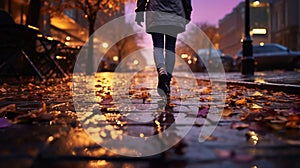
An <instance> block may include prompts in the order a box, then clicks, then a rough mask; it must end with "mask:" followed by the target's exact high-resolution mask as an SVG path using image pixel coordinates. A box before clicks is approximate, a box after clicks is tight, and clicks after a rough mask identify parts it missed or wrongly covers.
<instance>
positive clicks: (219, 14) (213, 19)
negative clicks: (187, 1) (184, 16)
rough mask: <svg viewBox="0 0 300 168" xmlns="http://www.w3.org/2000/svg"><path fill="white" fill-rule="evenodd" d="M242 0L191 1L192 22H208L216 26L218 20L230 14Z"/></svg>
mask: <svg viewBox="0 0 300 168" xmlns="http://www.w3.org/2000/svg"><path fill="white" fill-rule="evenodd" d="M242 1H244V0H192V6H193V12H192V20H193V22H195V23H196V22H208V23H210V24H214V25H218V22H219V20H220V19H222V18H223V17H224V16H225V15H226V14H228V13H230V12H231V11H232V9H233V8H234V7H236V6H237V5H238V4H239V3H240V2H242Z"/></svg>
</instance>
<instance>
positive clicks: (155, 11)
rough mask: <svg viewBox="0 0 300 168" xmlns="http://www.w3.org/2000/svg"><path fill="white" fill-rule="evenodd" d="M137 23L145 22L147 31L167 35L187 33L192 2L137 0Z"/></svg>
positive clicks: (182, 0) (184, 0) (183, 0)
mask: <svg viewBox="0 0 300 168" xmlns="http://www.w3.org/2000/svg"><path fill="white" fill-rule="evenodd" d="M135 11H136V12H137V17H136V21H137V22H143V21H144V12H145V11H147V13H146V31H147V32H148V33H151V32H159V33H165V34H171V35H172V34H178V33H181V32H183V31H185V26H186V24H187V23H188V22H189V21H190V20H191V11H192V6H191V0H148V1H147V0H137V9H136V10H135Z"/></svg>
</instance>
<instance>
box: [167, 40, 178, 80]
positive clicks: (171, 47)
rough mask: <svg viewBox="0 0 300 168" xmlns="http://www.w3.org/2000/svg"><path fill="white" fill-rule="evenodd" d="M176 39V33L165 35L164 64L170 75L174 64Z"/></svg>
mask: <svg viewBox="0 0 300 168" xmlns="http://www.w3.org/2000/svg"><path fill="white" fill-rule="evenodd" d="M176 40H177V35H176V36H169V35H166V41H165V46H166V54H165V55H166V56H165V66H166V70H167V72H168V73H169V74H171V75H172V73H173V71H174V65H175V46H176Z"/></svg>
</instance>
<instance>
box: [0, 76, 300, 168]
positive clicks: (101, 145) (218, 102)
mask: <svg viewBox="0 0 300 168" xmlns="http://www.w3.org/2000/svg"><path fill="white" fill-rule="evenodd" d="M228 75H229V74H228ZM230 75H231V78H230V79H232V80H231V81H233V79H235V80H236V81H241V80H238V79H240V78H238V77H237V76H238V74H234V73H233V74H230ZM195 76H196V78H194V77H193V76H189V74H182V73H181V74H180V73H178V74H175V76H174V78H173V80H172V92H171V98H170V100H166V99H164V98H162V97H160V96H159V95H158V94H157V91H156V83H157V79H156V74H155V73H154V72H140V73H134V74H132V73H98V74H97V75H96V76H95V77H85V76H81V75H76V76H73V81H72V80H71V79H63V80H60V79H56V80H52V81H50V82H49V81H48V82H37V83H30V84H24V85H22V86H10V85H5V84H3V85H1V86H0V95H1V97H0V135H1V138H0V146H1V147H0V165H1V167H105V168H107V167H122V168H123V167H126V168H127V167H128V168H131V167H178V168H181V167H182V168H184V167H197V168H198V167H253V168H259V167H270V168H273V167H299V166H300V161H299V159H298V158H299V157H300V136H299V135H300V132H299V129H300V126H299V125H300V119H299V118H300V108H299V106H300V98H299V95H297V94H292V93H285V92H282V91H274V90H267V89H264V88H260V87H256V88H255V87H251V88H247V87H245V86H243V85H235V84H234V83H227V84H226V83H224V82H222V81H216V82H214V81H209V78H205V76H206V75H205V74H195ZM258 76H259V77H261V76H263V74H259V75H257V77H258ZM291 76H294V75H291ZM235 77H236V78H235ZM269 77H270V75H269ZM269 77H268V78H267V77H266V78H264V79H265V80H266V81H268V82H270V81H280V80H281V79H284V77H282V78H281V79H279V76H278V75H277V77H276V76H275V75H274V76H273V77H270V78H269ZM205 79H206V80H205ZM227 79H228V76H227ZM298 79H299V78H298ZM296 80H297V79H296ZM285 81H287V80H285ZM270 83H271V82H270ZM274 83H276V82H274ZM277 83H281V82H277ZM289 84H290V83H289ZM292 84H293V85H295V83H292ZM297 84H298V83H296V85H297ZM210 130H212V132H211V134H210V132H209V131H210ZM164 133H166V134H164ZM154 136H156V137H157V141H155V142H153V143H151V144H148V143H149V141H150V140H149V139H151V137H154ZM130 137H136V139H138V138H139V139H141V140H144V141H135V139H130ZM128 139H129V140H132V143H130V141H129V142H128V141H127V140H128ZM141 142H142V143H141ZM159 151H161V152H159ZM150 154H151V155H152V154H153V155H152V156H148V155H150ZM129 156H130V157H129Z"/></svg>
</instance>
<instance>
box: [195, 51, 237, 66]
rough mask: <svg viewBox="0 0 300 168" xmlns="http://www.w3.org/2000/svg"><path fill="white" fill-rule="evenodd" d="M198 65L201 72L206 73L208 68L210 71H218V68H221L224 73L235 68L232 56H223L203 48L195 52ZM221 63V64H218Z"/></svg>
mask: <svg viewBox="0 0 300 168" xmlns="http://www.w3.org/2000/svg"><path fill="white" fill-rule="evenodd" d="M197 56H198V58H200V59H198V63H197V65H198V66H199V68H200V69H201V70H202V71H206V70H207V68H208V67H206V66H205V64H204V62H206V65H207V66H209V68H210V69H212V70H218V69H219V68H220V66H223V68H224V71H226V72H229V71H233V70H234V67H235V60H234V58H233V57H232V56H229V55H225V54H223V53H222V52H221V51H220V50H217V49H212V48H205V49H199V50H198V51H197ZM220 61H221V62H220Z"/></svg>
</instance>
